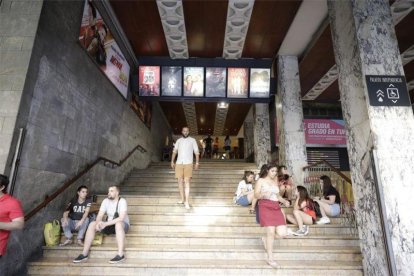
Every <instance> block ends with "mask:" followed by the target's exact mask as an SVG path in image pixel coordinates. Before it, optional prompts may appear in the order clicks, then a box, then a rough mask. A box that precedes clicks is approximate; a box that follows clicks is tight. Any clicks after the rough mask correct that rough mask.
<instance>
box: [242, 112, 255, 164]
mask: <svg viewBox="0 0 414 276" xmlns="http://www.w3.org/2000/svg"><path fill="white" fill-rule="evenodd" d="M253 125H254V124H253V107H252V108H250V111H249V113H247V116H246V119H245V120H244V123H243V135H244V158H245V159H246V161H248V162H253V161H254V127H253Z"/></svg>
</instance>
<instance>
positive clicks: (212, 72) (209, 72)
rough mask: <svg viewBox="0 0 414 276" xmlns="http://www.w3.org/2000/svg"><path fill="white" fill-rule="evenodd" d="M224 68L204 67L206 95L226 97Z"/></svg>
mask: <svg viewBox="0 0 414 276" xmlns="http://www.w3.org/2000/svg"><path fill="white" fill-rule="evenodd" d="M226 74H227V72H226V68H221V67H207V68H206V97H220V98H225V97H226Z"/></svg>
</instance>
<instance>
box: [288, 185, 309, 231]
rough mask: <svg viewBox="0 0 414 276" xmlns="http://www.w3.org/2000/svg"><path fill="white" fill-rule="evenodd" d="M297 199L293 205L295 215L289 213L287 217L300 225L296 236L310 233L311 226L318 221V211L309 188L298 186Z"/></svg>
mask: <svg viewBox="0 0 414 276" xmlns="http://www.w3.org/2000/svg"><path fill="white" fill-rule="evenodd" d="M295 195H296V200H295V204H294V205H293V215H292V214H287V215H286V219H287V220H288V221H289V222H291V223H293V224H294V225H298V227H299V229H298V231H296V232H293V235H295V236H304V235H307V234H308V233H309V226H308V225H311V224H313V223H315V221H316V213H315V210H314V208H313V200H312V199H311V198H310V197H309V194H308V190H306V188H305V187H303V186H297V187H296V191H295Z"/></svg>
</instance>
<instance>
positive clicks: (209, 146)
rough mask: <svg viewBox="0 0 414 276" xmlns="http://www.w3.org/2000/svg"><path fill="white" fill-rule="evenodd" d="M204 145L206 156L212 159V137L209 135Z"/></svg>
mask: <svg viewBox="0 0 414 276" xmlns="http://www.w3.org/2000/svg"><path fill="white" fill-rule="evenodd" d="M203 141H204V143H205V144H206V152H205V153H206V156H208V157H209V158H211V151H212V144H213V138H211V135H210V134H209V135H208V136H207V138H204V140H203Z"/></svg>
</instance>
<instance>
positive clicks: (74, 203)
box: [60, 185, 92, 246]
mask: <svg viewBox="0 0 414 276" xmlns="http://www.w3.org/2000/svg"><path fill="white" fill-rule="evenodd" d="M87 195H88V188H87V187H86V186H83V185H82V186H80V187H79V188H78V191H77V196H76V197H75V198H74V199H72V200H71V201H70V202H69V204H68V206H67V207H66V210H65V212H64V213H63V218H62V228H63V232H64V233H65V237H66V241H65V242H63V243H61V244H60V246H66V245H68V244H71V243H72V236H73V234H72V232H73V231H78V237H77V240H78V241H77V243H78V244H79V245H83V238H84V236H85V232H86V229H88V225H89V219H88V215H89V210H90V207H91V204H92V201H91V200H90V199H86V196H87Z"/></svg>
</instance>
